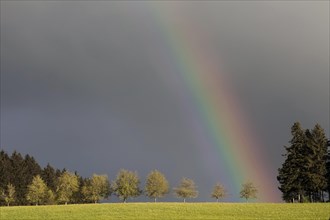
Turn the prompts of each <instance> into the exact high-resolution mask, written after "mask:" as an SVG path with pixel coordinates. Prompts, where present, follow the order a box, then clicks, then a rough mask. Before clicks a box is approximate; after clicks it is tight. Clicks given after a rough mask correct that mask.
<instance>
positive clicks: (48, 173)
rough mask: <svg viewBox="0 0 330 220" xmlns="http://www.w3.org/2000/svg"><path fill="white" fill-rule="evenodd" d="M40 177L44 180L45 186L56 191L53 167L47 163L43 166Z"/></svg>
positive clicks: (55, 177)
mask: <svg viewBox="0 0 330 220" xmlns="http://www.w3.org/2000/svg"><path fill="white" fill-rule="evenodd" d="M41 178H42V179H43V180H44V181H45V183H46V185H47V187H48V188H49V189H50V190H52V191H53V192H55V191H56V181H57V178H58V177H57V176H56V171H55V169H54V168H53V167H52V166H51V165H50V164H49V163H48V164H47V166H46V167H45V168H43V169H42V171H41Z"/></svg>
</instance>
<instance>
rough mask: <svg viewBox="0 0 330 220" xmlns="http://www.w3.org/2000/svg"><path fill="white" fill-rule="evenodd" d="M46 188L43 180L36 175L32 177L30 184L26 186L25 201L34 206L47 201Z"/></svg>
mask: <svg viewBox="0 0 330 220" xmlns="http://www.w3.org/2000/svg"><path fill="white" fill-rule="evenodd" d="M47 192H48V188H47V185H46V183H45V182H44V181H43V179H42V178H41V177H40V176H39V175H37V176H35V177H33V180H32V183H31V184H30V185H29V186H28V191H27V195H26V199H27V200H28V201H29V202H31V203H34V204H35V205H39V204H42V203H43V202H45V200H46V199H47V196H50V195H48V194H47Z"/></svg>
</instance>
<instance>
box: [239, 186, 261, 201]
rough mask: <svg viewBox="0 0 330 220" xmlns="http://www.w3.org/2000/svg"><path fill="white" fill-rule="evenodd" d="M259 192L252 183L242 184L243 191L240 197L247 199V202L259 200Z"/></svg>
mask: <svg viewBox="0 0 330 220" xmlns="http://www.w3.org/2000/svg"><path fill="white" fill-rule="evenodd" d="M257 193H258V190H257V188H256V187H255V186H254V185H253V183H252V182H247V183H243V184H242V189H241V191H240V197H241V198H245V199H246V202H248V200H249V199H256V198H257Z"/></svg>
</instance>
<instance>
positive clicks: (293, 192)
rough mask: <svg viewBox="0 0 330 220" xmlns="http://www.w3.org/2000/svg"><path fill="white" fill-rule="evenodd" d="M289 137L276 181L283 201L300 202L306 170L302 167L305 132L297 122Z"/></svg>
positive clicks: (304, 161)
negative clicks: (290, 137) (288, 143)
mask: <svg viewBox="0 0 330 220" xmlns="http://www.w3.org/2000/svg"><path fill="white" fill-rule="evenodd" d="M291 135H292V139H291V141H290V146H289V147H285V149H286V151H287V152H286V154H284V155H283V156H284V157H285V161H284V163H283V165H282V168H280V169H279V170H278V171H279V175H278V176H277V180H278V181H279V183H280V187H279V189H280V191H281V192H282V198H283V199H284V200H285V201H287V202H289V201H294V200H295V199H296V198H297V199H298V201H299V202H300V201H302V196H303V194H304V185H305V183H306V178H305V176H306V168H305V167H304V164H305V163H306V158H305V155H304V148H305V132H304V130H303V129H302V127H301V125H300V123H299V122H296V123H294V125H293V126H292V127H291Z"/></svg>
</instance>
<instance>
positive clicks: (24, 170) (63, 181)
mask: <svg viewBox="0 0 330 220" xmlns="http://www.w3.org/2000/svg"><path fill="white" fill-rule="evenodd" d="M140 183H141V181H140V178H139V176H138V174H137V172H133V171H129V170H125V169H122V170H120V171H119V172H118V174H117V176H116V178H115V179H114V181H112V182H110V180H109V178H108V176H107V175H98V174H93V175H92V176H91V177H89V178H83V177H82V176H80V175H79V174H78V173H77V172H74V173H72V172H69V171H67V170H66V169H63V170H60V169H55V168H53V167H52V166H51V165H50V164H47V166H46V167H44V168H41V167H40V165H39V164H38V163H37V162H36V160H35V159H34V158H33V157H31V156H30V155H28V154H27V155H25V156H24V157H23V156H22V155H21V154H20V153H18V152H16V151H14V152H13V153H12V155H11V156H9V155H8V154H7V153H6V152H5V151H3V150H2V151H0V205H7V206H9V205H53V204H68V203H71V204H81V203H98V202H100V201H101V200H103V199H107V198H109V196H110V195H115V196H117V197H118V198H119V199H121V200H122V201H123V202H126V201H127V200H128V199H129V198H135V197H138V196H141V195H143V194H144V195H145V196H147V197H148V198H150V199H153V200H154V201H155V202H156V201H157V199H158V198H162V197H164V196H165V195H167V194H169V192H170V187H169V182H168V180H167V179H166V177H165V175H164V174H163V173H161V172H160V171H158V170H153V171H151V172H150V173H149V174H148V176H147V177H146V181H145V187H144V189H141V187H140ZM173 192H174V194H175V195H176V197H178V198H181V199H182V200H183V202H185V201H186V199H187V198H196V197H197V196H198V190H197V186H196V185H195V182H194V181H193V180H192V179H189V178H185V177H183V178H182V179H181V181H180V183H179V184H178V186H177V187H174V188H173ZM257 192H258V190H257V188H256V187H255V186H254V185H253V183H251V182H249V183H244V184H242V189H241V192H240V197H241V198H245V199H246V201H248V200H249V199H251V198H256V195H257ZM227 195H228V193H227V191H226V189H225V187H224V186H223V185H222V184H221V183H216V184H215V185H214V188H213V190H212V193H211V194H210V197H211V198H214V199H216V201H219V199H222V198H225V197H226V196H227Z"/></svg>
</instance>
